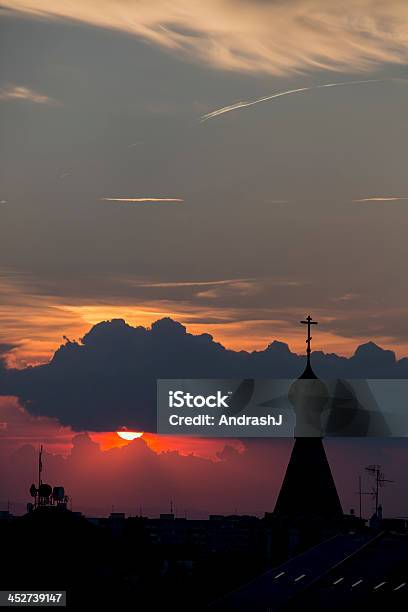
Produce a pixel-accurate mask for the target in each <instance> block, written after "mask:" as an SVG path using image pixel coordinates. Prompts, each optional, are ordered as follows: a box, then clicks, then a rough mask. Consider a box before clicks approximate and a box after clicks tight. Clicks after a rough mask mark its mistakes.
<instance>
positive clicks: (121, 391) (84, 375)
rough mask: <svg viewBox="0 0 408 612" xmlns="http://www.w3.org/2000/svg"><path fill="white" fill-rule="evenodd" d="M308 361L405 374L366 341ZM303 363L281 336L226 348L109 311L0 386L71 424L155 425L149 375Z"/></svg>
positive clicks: (341, 369) (407, 367)
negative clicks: (248, 347) (345, 352)
mask: <svg viewBox="0 0 408 612" xmlns="http://www.w3.org/2000/svg"><path fill="white" fill-rule="evenodd" d="M313 363H314V367H315V369H316V372H317V373H318V374H319V375H320V376H322V377H325V378H338V377H343V378H407V377H408V360H407V359H401V360H400V361H397V360H396V358H395V354H394V353H393V352H392V351H386V350H383V349H381V348H379V347H378V346H377V345H375V344H373V343H368V344H365V345H362V346H360V347H359V348H358V349H357V350H356V352H355V354H354V355H353V356H352V357H350V358H348V359H347V358H345V357H338V356H337V355H334V354H328V355H326V354H324V353H321V352H317V353H315V354H314V358H313ZM304 364H305V358H304V356H299V355H296V354H295V353H292V352H291V351H290V350H289V348H288V346H287V345H286V344H284V343H281V342H273V343H272V344H270V345H269V346H268V347H267V348H266V349H265V350H263V351H255V352H253V353H248V352H246V351H232V350H227V349H225V348H224V347H223V346H222V345H221V344H219V343H217V342H214V340H213V338H212V336H210V335H209V334H200V335H193V334H190V333H187V331H186V328H185V327H184V326H183V325H181V324H180V323H178V322H177V321H173V320H172V319H169V318H165V319H161V320H159V321H156V322H155V323H154V324H153V325H152V327H151V329H147V328H145V327H142V326H139V327H132V326H130V325H128V324H127V323H125V321H124V320H123V319H114V320H112V321H105V322H102V323H99V324H97V325H95V326H94V327H92V328H91V330H90V331H89V332H88V333H87V334H86V335H85V336H84V338H83V339H82V342H76V341H75V342H74V341H69V340H66V342H65V344H63V345H62V346H61V347H60V348H59V349H58V350H57V351H56V352H55V354H54V357H53V358H52V360H51V361H50V362H49V363H47V364H44V365H41V366H37V367H29V368H26V369H23V370H3V372H2V371H1V370H0V389H1V390H2V391H1V392H2V393H3V394H4V395H13V396H18V397H19V398H20V399H21V401H22V403H23V404H24V406H25V408H26V409H27V410H28V411H29V412H30V413H31V414H34V415H41V416H48V417H55V418H57V419H58V420H59V422H60V423H61V424H62V425H69V426H71V427H72V428H73V429H74V430H77V431H81V430H88V431H114V430H117V429H119V428H120V427H121V426H123V425H126V426H127V427H129V428H131V429H135V430H136V431H155V430H156V380H157V378H184V379H188V378H191V379H193V378H270V377H274V378H293V377H296V376H298V375H299V374H300V373H301V372H302V370H303V368H304Z"/></svg>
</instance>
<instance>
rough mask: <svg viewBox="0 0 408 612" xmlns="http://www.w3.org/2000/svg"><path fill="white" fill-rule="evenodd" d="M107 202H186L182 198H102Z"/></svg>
mask: <svg viewBox="0 0 408 612" xmlns="http://www.w3.org/2000/svg"><path fill="white" fill-rule="evenodd" d="M102 200H104V201H105V202H117V203H118V204H149V203H150V204H157V203H160V202H173V203H175V202H176V203H180V202H184V200H183V199H182V198H102Z"/></svg>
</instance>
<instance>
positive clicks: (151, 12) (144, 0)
mask: <svg viewBox="0 0 408 612" xmlns="http://www.w3.org/2000/svg"><path fill="white" fill-rule="evenodd" d="M2 6H3V7H5V8H9V9H13V10H14V11H16V12H18V13H22V14H26V15H27V14H29V15H31V16H33V17H37V18H48V19H67V20H71V21H72V20H73V21H78V22H84V23H87V24H90V25H93V26H97V27H101V28H109V29H116V30H119V31H122V32H126V33H127V34H131V35H135V36H138V37H140V38H143V39H145V40H147V41H149V42H150V43H154V44H156V45H159V46H161V47H163V48H164V49H167V50H168V51H169V52H173V53H175V54H178V55H180V54H181V55H182V56H184V57H187V58H189V59H191V58H193V59H195V60H196V61H200V62H202V63H205V64H207V65H211V66H213V67H216V68H220V69H227V70H235V71H240V72H264V73H269V74H274V75H282V74H288V73H299V72H304V71H315V70H333V71H337V72H341V71H350V70H355V71H364V70H369V69H372V68H373V67H374V66H376V65H378V64H382V63H397V64H404V63H406V61H407V58H408V40H407V37H406V31H407V28H408V5H407V3H406V2H405V0H382V1H378V0H338V1H337V2H327V0H287V1H286V2H280V1H261V0H256V1H254V0H239V1H238V0H206V2H191V0H174V1H173V2H168V1H167V0H155V2H151V1H150V0H139V1H136V0H133V1H130V0H99V1H98V2H95V0H83V2H80V3H79V2H77V0H60V1H59V2H58V3H56V2H52V0H3V2H2Z"/></svg>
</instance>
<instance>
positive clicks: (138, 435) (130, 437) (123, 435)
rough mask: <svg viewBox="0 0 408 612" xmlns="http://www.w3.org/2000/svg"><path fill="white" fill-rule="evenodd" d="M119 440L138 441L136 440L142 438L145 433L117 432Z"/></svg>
mask: <svg viewBox="0 0 408 612" xmlns="http://www.w3.org/2000/svg"><path fill="white" fill-rule="evenodd" d="M116 433H117V434H118V436H119V438H122V440H136V438H141V437H142V436H143V433H144V432H143V431H123V430H122V431H117V432H116Z"/></svg>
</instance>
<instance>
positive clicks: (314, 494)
mask: <svg viewBox="0 0 408 612" xmlns="http://www.w3.org/2000/svg"><path fill="white" fill-rule="evenodd" d="M301 323H302V324H305V325H307V339H306V346H307V349H306V356H307V361H306V368H305V370H304V372H303V374H302V375H301V376H300V377H299V378H298V379H297V380H296V381H295V382H294V383H293V385H292V386H291V389H290V391H289V400H290V401H291V403H292V404H293V406H294V409H295V412H296V430H295V444H294V446H293V449H292V454H291V457H290V460H289V464H288V467H287V469H286V474H285V477H284V479H283V483H282V487H281V489H280V492H279V495H278V499H277V502H276V506H275V510H274V514H275V515H276V516H280V517H286V518H308V517H314V518H321V519H336V518H340V517H341V516H342V515H343V511H342V508H341V504H340V499H339V496H338V493H337V489H336V485H335V483H334V480H333V476H332V473H331V469H330V465H329V462H328V460H327V457H326V452H325V450H324V446H323V440H322V430H321V423H320V419H321V415H322V411H323V409H324V406H325V404H326V403H327V400H328V392H327V389H326V385H325V384H324V383H323V382H322V381H321V380H319V379H318V378H317V376H316V374H315V373H314V371H313V369H312V365H311V348H310V344H311V340H312V336H311V335H310V330H311V326H312V325H317V321H313V320H312V318H311V317H310V316H308V317H307V319H306V320H305V321H301Z"/></svg>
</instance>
